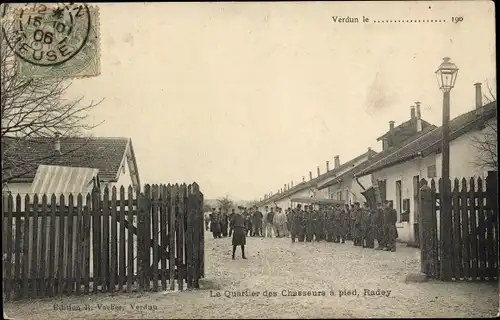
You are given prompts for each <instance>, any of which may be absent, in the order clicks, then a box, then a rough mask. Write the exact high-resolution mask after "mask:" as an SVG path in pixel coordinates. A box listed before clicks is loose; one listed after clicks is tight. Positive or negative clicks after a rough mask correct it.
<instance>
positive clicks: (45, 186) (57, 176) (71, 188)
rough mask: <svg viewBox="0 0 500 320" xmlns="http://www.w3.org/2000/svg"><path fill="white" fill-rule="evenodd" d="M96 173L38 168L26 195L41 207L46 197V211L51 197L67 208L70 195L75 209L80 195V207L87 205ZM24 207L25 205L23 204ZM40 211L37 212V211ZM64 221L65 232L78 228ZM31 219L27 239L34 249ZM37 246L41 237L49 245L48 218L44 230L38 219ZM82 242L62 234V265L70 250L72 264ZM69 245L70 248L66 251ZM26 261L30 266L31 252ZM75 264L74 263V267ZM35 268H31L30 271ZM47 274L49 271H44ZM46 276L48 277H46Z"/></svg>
mask: <svg viewBox="0 0 500 320" xmlns="http://www.w3.org/2000/svg"><path fill="white" fill-rule="evenodd" d="M98 174H99V170H98V169H95V168H81V167H64V166H52V165H40V166H39V167H38V169H37V172H36V174H35V178H34V179H33V183H32V185H31V192H30V193H29V195H30V201H31V203H33V196H34V195H35V194H36V195H38V199H39V200H38V203H39V204H41V203H42V197H43V195H47V204H49V206H48V208H50V204H51V198H52V195H55V196H56V199H57V200H56V204H57V207H59V208H61V207H66V208H67V207H68V200H69V195H70V194H72V195H73V205H74V207H75V208H76V204H77V197H78V194H81V195H82V196H83V205H84V206H85V205H87V203H86V196H87V195H88V194H90V193H91V192H92V189H93V187H94V186H97V187H99V176H98ZM61 195H64V198H65V201H64V202H65V203H64V204H61V203H60V196H61ZM23 203H24V201H23ZM39 210H40V208H39ZM23 211H24V208H23ZM62 218H63V219H64V222H63V225H64V227H65V228H66V229H67V227H68V223H72V224H73V230H76V228H77V221H76V219H75V218H71V219H70V218H68V217H62ZM32 219H33V218H30V224H29V227H30V237H29V241H30V242H29V244H30V248H31V247H32V245H33V233H32V232H33V229H32V228H33V221H32ZM59 219H60V217H56V218H55V221H54V222H55V234H56V236H55V239H56V244H55V248H56V257H58V256H59V248H60V244H59V239H60V238H59V235H60V233H61V231H60V222H59ZM38 226H39V227H38V236H37V239H38V242H41V241H42V237H46V241H47V243H48V241H49V234H50V232H51V226H52V221H51V219H50V217H47V218H46V229H45V230H43V232H42V230H41V229H42V228H40V226H41V218H39V219H38ZM85 241H86V240H85V239H76V237H75V234H74V233H73V237H72V239H69V238H68V235H67V234H66V233H65V235H64V243H65V245H64V248H65V250H64V252H63V256H64V264H65V265H66V263H67V262H68V261H67V257H68V249H69V250H72V257H73V258H72V260H74V259H75V256H76V246H77V245H81V244H82V243H83V242H85ZM68 244H71V245H70V246H69V247H68ZM40 248H41V246H40V245H38V246H37V250H38V253H37V257H38V260H39V259H40V256H41V255H40V254H41V252H40ZM48 250H49V248H47V251H46V252H45V255H44V256H45V257H46V259H49V258H48ZM29 252H30V254H29V261H30V262H31V253H32V252H31V250H30V251H29ZM74 263H75V261H73V265H74ZM37 265H38V266H39V265H40V260H39V261H37ZM35 267H36V265H35V266H31V265H30V267H29V268H30V270H33V268H35ZM47 271H48V270H47ZM58 271H59V270H54V272H56V273H58ZM66 271H67V270H66V268H65V270H64V271H63V273H64V276H65V277H66V276H67V275H66V274H65V273H66ZM45 276H48V274H46V275H45Z"/></svg>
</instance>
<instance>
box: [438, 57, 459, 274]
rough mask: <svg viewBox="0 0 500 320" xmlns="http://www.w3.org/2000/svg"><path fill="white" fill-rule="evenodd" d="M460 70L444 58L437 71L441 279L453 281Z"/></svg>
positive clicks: (448, 59)
mask: <svg viewBox="0 0 500 320" xmlns="http://www.w3.org/2000/svg"><path fill="white" fill-rule="evenodd" d="M457 75H458V68H457V66H456V65H455V64H454V63H452V62H450V58H448V57H445V58H443V62H442V63H441V65H440V66H439V68H438V69H437V70H436V76H437V80H438V84H439V88H440V89H441V90H442V91H443V127H442V130H443V140H442V145H441V190H440V191H439V192H440V193H441V199H440V202H441V204H440V207H441V213H440V220H441V223H440V228H439V229H440V244H441V279H442V280H450V279H451V269H452V265H451V247H452V243H451V226H452V217H451V181H450V91H451V89H453V87H454V86H455V81H456V80H457Z"/></svg>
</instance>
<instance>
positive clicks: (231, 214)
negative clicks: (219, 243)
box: [229, 209, 236, 236]
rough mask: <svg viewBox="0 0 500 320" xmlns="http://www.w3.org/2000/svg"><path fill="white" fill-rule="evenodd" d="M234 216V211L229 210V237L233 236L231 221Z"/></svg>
mask: <svg viewBox="0 0 500 320" xmlns="http://www.w3.org/2000/svg"><path fill="white" fill-rule="evenodd" d="M235 214H236V213H235V212H234V209H231V213H230V214H229V236H231V235H232V234H233V225H232V222H231V221H233V216H234V215H235Z"/></svg>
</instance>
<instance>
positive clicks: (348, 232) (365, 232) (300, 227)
mask: <svg viewBox="0 0 500 320" xmlns="http://www.w3.org/2000/svg"><path fill="white" fill-rule="evenodd" d="M287 211H288V212H289V214H288V221H289V226H290V232H291V238H292V242H295V240H296V239H297V240H298V241H299V242H303V241H306V242H311V241H313V240H314V241H323V240H325V241H328V242H337V243H345V241H347V240H349V241H353V244H354V246H361V247H363V248H374V249H376V250H385V251H393V252H394V251H396V239H397V237H398V234H397V229H396V221H397V213H396V210H394V209H393V208H392V202H390V201H385V202H384V204H382V203H378V205H377V208H376V209H375V208H370V207H369V206H368V204H367V203H364V205H363V206H362V207H361V206H360V204H359V202H355V203H354V204H353V205H351V206H349V205H347V204H346V205H345V206H344V207H342V206H341V205H334V206H332V205H326V206H325V205H323V206H316V208H315V206H314V205H306V206H304V208H303V209H302V206H301V205H300V204H299V205H297V207H296V208H295V209H293V210H287ZM375 240H377V247H376V248H375Z"/></svg>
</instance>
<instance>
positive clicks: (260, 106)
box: [68, 1, 496, 200]
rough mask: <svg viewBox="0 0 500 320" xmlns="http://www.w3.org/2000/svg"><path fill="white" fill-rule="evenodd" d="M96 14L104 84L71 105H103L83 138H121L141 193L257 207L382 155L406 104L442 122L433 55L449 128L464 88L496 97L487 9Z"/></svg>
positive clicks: (238, 7)
mask: <svg viewBox="0 0 500 320" xmlns="http://www.w3.org/2000/svg"><path fill="white" fill-rule="evenodd" d="M98 6H99V11H100V44H101V48H100V54H101V57H100V61H101V74H100V75H99V76H96V77H92V78H86V79H75V80H74V81H73V85H72V87H71V89H70V92H69V93H68V94H69V95H70V96H73V95H74V96H84V97H85V100H86V101H90V100H94V101H96V100H100V99H103V98H104V101H103V102H102V103H101V104H100V105H99V107H97V108H96V109H95V110H93V111H92V114H91V117H92V119H93V120H92V121H94V123H100V122H101V121H103V120H104V123H102V124H101V125H100V126H98V127H97V128H96V129H95V130H94V131H93V132H92V135H94V136H108V137H122V136H123V137H130V138H131V139H132V142H133V146H134V151H135V155H136V158H137V162H138V168H139V175H140V178H141V182H142V183H143V184H144V183H172V182H174V183H175V182H179V183H182V182H186V183H191V182H197V183H198V184H199V185H200V188H201V190H202V192H203V193H204V195H205V198H217V197H221V196H224V195H228V196H229V197H231V198H232V199H235V200H253V199H259V198H260V197H263V196H264V194H266V193H269V192H273V193H274V192H276V191H277V190H278V189H279V188H280V187H283V184H284V183H289V182H291V181H294V184H296V183H298V182H300V181H301V180H302V176H306V178H307V177H308V176H309V171H312V172H313V175H314V176H316V167H317V166H320V170H321V173H324V172H325V162H326V161H327V160H329V161H330V163H331V164H332V165H333V158H334V156H336V155H339V156H340V162H341V163H344V162H347V161H348V160H350V159H352V158H354V157H356V156H358V155H360V154H362V153H364V152H366V151H367V148H368V147H371V148H372V149H374V150H375V151H380V150H381V144H380V143H379V142H377V141H376V138H377V137H379V136H380V135H382V134H384V133H385V132H386V131H387V130H388V128H389V121H390V120H393V121H395V122H396V126H397V125H398V124H400V123H402V122H404V121H406V120H408V119H409V116H410V106H411V105H413V104H414V102H415V101H420V102H421V103H422V106H421V109H422V118H423V119H425V120H426V121H429V122H431V123H433V124H436V125H440V123H441V121H442V109H441V106H442V93H441V91H440V90H439V88H438V85H437V81H436V77H435V75H434V72H435V71H436V69H437V68H438V66H439V64H440V63H441V61H442V58H443V57H446V56H448V57H450V58H451V60H452V61H453V62H454V63H456V64H457V66H458V67H459V69H460V71H459V73H458V79H457V82H456V86H455V88H454V89H453V91H452V93H451V117H455V116H457V115H459V114H461V113H464V112H467V111H469V110H471V109H472V108H474V101H475V100H474V99H475V98H474V83H476V82H482V83H485V84H486V83H488V84H489V86H490V87H492V88H496V78H495V74H496V65H495V31H494V30H495V29H494V28H495V27H494V4H493V2H482V1H473V2H466V1H457V2H436V1H433V2H401V3H395V2H376V3H369V2H362V3H357V2H325V3H314V2H303V3H299V2H297V3H292V2H290V3H285V2H281V3H250V2H241V3H147V4H144V3H127V4H125V3H121V4H99V5H98ZM332 16H343V17H346V16H350V17H357V18H358V19H359V20H360V21H361V20H362V19H363V16H365V17H367V18H369V19H370V20H379V19H383V20H397V19H404V20H406V19H415V20H417V19H422V20H426V19H443V20H444V19H445V20H447V22H446V23H387V24H386V23H384V24H382V23H366V24H364V23H351V24H348V23H344V24H340V23H334V22H333V20H332ZM452 17H462V19H463V21H461V22H459V23H452V22H451V18H452ZM483 87H486V85H484V86H483ZM484 89H486V88H484Z"/></svg>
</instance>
